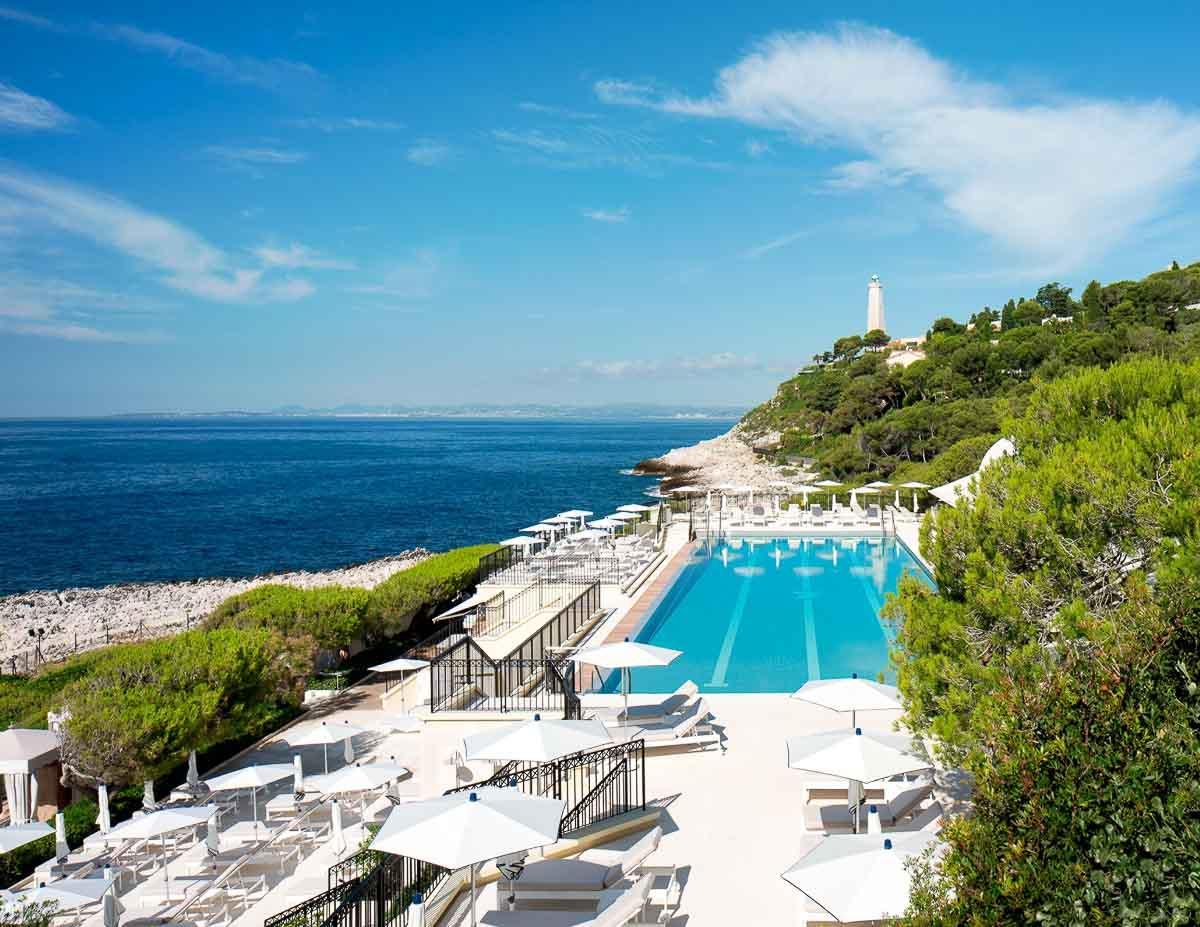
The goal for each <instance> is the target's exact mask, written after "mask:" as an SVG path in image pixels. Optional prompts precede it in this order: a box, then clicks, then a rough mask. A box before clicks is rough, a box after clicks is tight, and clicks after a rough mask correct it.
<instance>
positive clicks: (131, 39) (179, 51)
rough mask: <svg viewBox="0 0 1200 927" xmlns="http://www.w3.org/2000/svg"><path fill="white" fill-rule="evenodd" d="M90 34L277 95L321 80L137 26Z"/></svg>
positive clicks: (295, 64) (309, 71) (291, 65)
mask: <svg viewBox="0 0 1200 927" xmlns="http://www.w3.org/2000/svg"><path fill="white" fill-rule="evenodd" d="M92 31H93V33H94V34H95V35H97V36H98V37H100V38H102V39H107V40H109V41H112V42H119V43H121V44H123V45H127V46H129V47H130V48H135V49H137V50H139V51H145V52H152V53H155V54H159V55H162V56H163V57H165V58H167V59H168V60H170V61H172V62H174V63H175V64H177V65H179V66H180V67H181V68H186V69H187V70H189V71H196V72H198V73H201V74H205V75H207V76H208V77H211V78H213V79H215V80H219V81H223V82H225V83H229V84H245V85H248V86H251V87H258V88H259V89H261V90H270V91H275V92H278V91H282V90H286V89H289V88H290V87H292V86H294V85H295V84H296V83H298V82H299V83H309V82H311V81H313V80H314V79H316V78H318V77H319V76H320V75H319V74H318V72H317V70H316V69H315V68H313V67H312V66H311V65H308V64H305V63H304V62H301V61H288V60H287V59H284V58H269V59H263V58H255V57H252V56H250V55H236V56H234V55H227V54H224V53H223V52H217V51H212V50H211V49H208V48H204V47H203V46H201V45H196V44H195V43H193V42H188V41H187V40H185V39H181V38H178V37H176V36H173V35H168V34H167V33H165V32H150V31H147V30H144V29H139V28H138V27H137V26H128V25H116V26H110V25H105V24H103V23H95V24H93V26H92Z"/></svg>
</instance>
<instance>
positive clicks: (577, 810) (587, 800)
mask: <svg viewBox="0 0 1200 927" xmlns="http://www.w3.org/2000/svg"><path fill="white" fill-rule="evenodd" d="M628 767H629V760H628V759H624V760H621V762H620V763H618V764H617V765H616V766H614V767H613V768H612V769H610V770H609V771H608V772H607V773H606V774H605V775H604V776H603V777H602V778H601V779H600V781H599V782H597V783H596V784H595V785H594V786H593V787H592V790H591V791H590V792H588V793H587V794H586V795H584V796H583V798H581V799H579V802H578V803H577V804H576V805H575V807H574V808H572V809H571V810H570V811H568V812H566V813H565V814H564V815H563V816H562V820H561V821H559V825H558V831H559V833H560V834H569V833H570V832H571V831H573V830H575V829H576V828H574V827H568V826H567V824H568V822H570V823H572V824H573V823H574V821H575V819H576V818H577V817H579V816H580V815H582V813H583V811H584V809H585V808H586V807H587V806H588V805H589V804H591V803H592V802H593V801H594V800H595V799H596V798H597V797H598V796H599V795H600V794H601V793H602V792H603V791H604V789H606V788H608V786H609V784H610V783H611V782H612V781H613V780H614V779H616V778H617V776H618V775H623V774H624V773H625V772H626V770H627V769H628Z"/></svg>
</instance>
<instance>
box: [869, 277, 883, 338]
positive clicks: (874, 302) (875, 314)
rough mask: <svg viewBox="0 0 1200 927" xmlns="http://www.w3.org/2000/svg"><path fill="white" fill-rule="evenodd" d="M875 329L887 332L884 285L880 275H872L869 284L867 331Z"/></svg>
mask: <svg viewBox="0 0 1200 927" xmlns="http://www.w3.org/2000/svg"><path fill="white" fill-rule="evenodd" d="M875 329H879V330H880V331H887V326H886V324H885V323H884V321H883V284H882V283H880V282H879V274H872V275H871V282H870V283H868V284H867V331H869V332H873V331H875Z"/></svg>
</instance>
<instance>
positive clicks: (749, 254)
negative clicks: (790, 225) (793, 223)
mask: <svg viewBox="0 0 1200 927" xmlns="http://www.w3.org/2000/svg"><path fill="white" fill-rule="evenodd" d="M811 234H812V232H811V231H810V230H809V229H801V230H800V231H799V232H792V233H791V234H789V235H780V236H779V237H778V238H772V239H771V240H770V241H767V242H763V243H762V244H761V245H755V246H754V247H753V248H747V249H746V250H745V251H743V252H742V257H743V258H746V259H747V260H754V259H755V258H760V257H762V256H763V255H764V254H770V253H771V252H772V251H776V250H778V249H779V248H785V247H787V246H788V245H790V244H791V243H792V242H795V241H799V240H800V239H801V238H807V237H808V236H809V235H811Z"/></svg>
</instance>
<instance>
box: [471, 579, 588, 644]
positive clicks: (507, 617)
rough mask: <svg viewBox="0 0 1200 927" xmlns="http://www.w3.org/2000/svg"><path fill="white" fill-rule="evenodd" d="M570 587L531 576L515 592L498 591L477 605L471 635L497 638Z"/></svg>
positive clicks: (549, 603) (556, 601)
mask: <svg viewBox="0 0 1200 927" xmlns="http://www.w3.org/2000/svg"><path fill="white" fill-rule="evenodd" d="M572 588H573V587H572V586H569V585H567V584H563V583H552V582H549V581H548V580H545V579H535V580H534V581H533V582H532V583H530V584H529V585H528V586H526V587H525V588H524V589H522V590H521V591H520V592H518V593H516V594H515V595H505V594H504V593H503V592H498V593H496V595H494V596H492V597H491V598H490V599H488V600H487V601H486V602H481V603H480V604H479V607H478V608H477V609H476V611H475V615H476V620H475V626H474V627H473V628H472V629H471V634H472V635H474V636H475V637H499V636H500V635H502V634H504V633H506V632H508V631H511V630H512V629H513V628H515V627H516V626H517V625H519V624H520V623H521V622H523V621H525V620H526V619H527V618H530V617H532V616H533V615H535V614H537V613H538V612H539V611H541V610H542V609H543V608H549V607H551V606H553V605H557V604H558V603H559V602H561V601H562V600H563V599H564V598H565V597H566V596H567V595H568V593H569V591H570V590H571V589H572Z"/></svg>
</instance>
